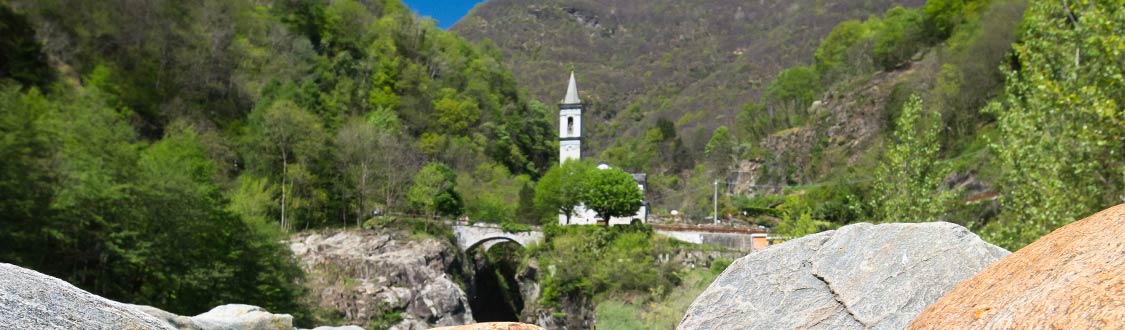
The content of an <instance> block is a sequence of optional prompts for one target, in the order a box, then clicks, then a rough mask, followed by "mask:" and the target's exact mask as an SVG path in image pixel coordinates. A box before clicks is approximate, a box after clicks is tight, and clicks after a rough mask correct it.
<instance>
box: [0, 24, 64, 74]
mask: <svg viewBox="0 0 1125 330" xmlns="http://www.w3.org/2000/svg"><path fill="white" fill-rule="evenodd" d="M0 22H2V23H0V49H3V50H4V51H3V52H0V79H14V80H16V81H18V82H20V83H22V84H27V85H37V86H40V87H43V86H45V85H46V84H47V82H49V81H50V80H51V79H52V78H53V77H54V71H53V70H51V67H50V66H48V65H47V57H46V56H45V55H44V54H43V52H42V50H41V48H42V47H41V46H40V45H39V41H37V40H36V39H35V31H34V30H33V29H32V28H31V25H30V23H29V22H28V21H27V17H25V16H24V15H20V14H17V13H15V12H13V11H12V9H11V8H9V7H8V6H6V5H0Z"/></svg>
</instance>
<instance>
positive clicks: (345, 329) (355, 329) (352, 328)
mask: <svg viewBox="0 0 1125 330" xmlns="http://www.w3.org/2000/svg"><path fill="white" fill-rule="evenodd" d="M312 330H363V328H362V327H360V326H358V325H345V326H342V327H327V326H325V327H315V328H312Z"/></svg>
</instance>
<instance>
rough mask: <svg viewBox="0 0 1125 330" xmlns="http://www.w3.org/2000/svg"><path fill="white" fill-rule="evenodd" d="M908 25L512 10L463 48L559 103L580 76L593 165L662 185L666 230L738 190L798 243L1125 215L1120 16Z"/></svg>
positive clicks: (1082, 7) (671, 11)
mask: <svg viewBox="0 0 1125 330" xmlns="http://www.w3.org/2000/svg"><path fill="white" fill-rule="evenodd" d="M892 5H893V4H890V3H887V4H873V3H871V2H864V3H863V4H862V5H860V4H858V3H855V2H838V3H835V2H821V1H817V2H815V3H803V2H796V3H792V4H788V3H786V4H784V5H782V4H767V3H734V2H731V3H727V2H723V1H709V2H702V3H692V4H687V3H679V2H628V1H541V2H535V3H533V4H525V3H524V2H514V1H493V2H489V3H486V4H483V5H480V6H478V7H477V8H475V9H474V11H473V12H472V13H471V15H470V16H469V17H467V18H465V19H464V20H462V21H461V22H459V23H458V24H457V25H456V26H455V27H454V28H453V29H454V30H455V31H458V32H459V33H462V34H464V35H466V36H467V37H468V38H470V39H474V40H481V44H485V45H492V44H496V45H498V46H499V47H500V48H502V49H503V51H504V54H505V55H506V61H507V62H509V63H511V65H512V67H513V69H514V70H515V72H516V75H517V77H519V79H520V80H521V82H523V83H525V84H527V85H528V86H529V89H530V90H531V91H533V93H534V95H535V96H536V97H538V98H540V99H543V100H554V99H555V98H558V97H559V95H560V93H561V90H562V87H561V84H562V83H563V79H559V78H553V77H549V76H548V74H547V73H546V72H550V71H566V70H567V69H575V70H577V72H578V75H579V82H580V83H579V84H580V85H581V86H583V87H582V88H581V89H582V91H583V92H584V93H585V94H584V97H585V100H588V102H589V103H590V107H591V108H592V111H590V112H591V114H590V116H592V117H594V118H592V119H590V120H588V121H587V123H588V124H587V126H588V127H587V130H588V131H590V132H592V133H591V134H589V135H588V136H587V141H589V143H588V144H589V145H592V146H594V151H593V152H592V153H588V154H587V156H590V157H592V158H594V159H596V160H597V161H607V162H610V163H612V164H615V165H618V166H621V167H624V168H627V169H630V170H635V171H644V172H647V173H648V174H649V177H648V178H649V179H648V182H649V188H650V190H649V198H650V201H651V202H652V203H653V205H654V207H653V210H654V212H655V213H654V214H658V215H659V214H667V212H670V211H671V210H678V211H680V213H681V214H688V215H689V217H695V218H704V217H709V216H710V215H711V200H710V196H709V195H710V193H711V190H712V189H713V188H714V182H716V181H718V182H719V185H720V187H719V189H720V190H721V191H724V192H725V193H724V194H723V195H722V196H721V198H720V201H719V203H720V212H719V213H720V214H745V215H747V216H745V217H740V218H741V219H743V220H747V221H751V222H757V223H759V224H763V225H768V226H771V227H776V228H777V229H779V230H780V232H781V234H782V235H788V236H799V235H802V234H805V233H809V232H815V231H818V230H825V229H830V228H834V227H836V226H839V225H842V224H847V223H852V222H858V221H929V220H936V219H941V220H947V221H953V222H957V223H959V224H962V225H965V226H967V227H969V228H971V229H973V230H975V231H978V232H980V233H982V236H984V237H986V238H987V239H989V240H990V241H992V242H995V243H997V244H1000V245H1002V246H1004V247H1006V248H1009V249H1016V248H1019V247H1020V246H1022V245H1024V244H1027V243H1029V242H1031V241H1032V240H1034V239H1035V238H1037V237H1038V236H1040V235H1042V234H1044V233H1047V232H1049V231H1050V230H1051V229H1053V228H1057V227H1058V226H1059V225H1062V224H1065V223H1067V222H1069V221H1071V220H1073V219H1075V218H1077V217H1079V216H1081V215H1083V214H1088V213H1090V212H1092V211H1094V210H1098V209H1101V208H1104V207H1106V206H1108V205H1111V204H1113V203H1115V202H1118V201H1120V200H1121V196H1120V194H1121V190H1122V189H1121V187H1122V185H1123V182H1122V177H1121V174H1120V172H1121V171H1122V164H1121V161H1120V153H1121V150H1120V145H1121V135H1120V133H1121V132H1120V130H1121V128H1120V127H1121V125H1119V124H1118V122H1119V121H1120V120H1121V119H1120V113H1121V109H1122V106H1121V99H1120V98H1121V96H1122V94H1121V91H1120V89H1119V88H1118V87H1117V86H1118V85H1119V84H1120V83H1121V80H1120V77H1121V76H1122V71H1121V70H1122V57H1121V56H1120V52H1121V47H1122V44H1121V43H1120V40H1121V39H1120V34H1121V24H1122V22H1121V19H1122V18H1121V16H1120V15H1121V12H1120V10H1119V8H1121V7H1122V6H1121V5H1122V4H1121V3H1120V1H1093V2H1078V3H1067V2H1065V1H1039V2H1035V3H1034V4H1032V5H1031V6H1029V2H1025V1H1019V0H992V1H989V0H932V1H927V2H925V3H924V4H923V3H906V4H905V5H906V6H902V7H900V6H893V7H892ZM912 5H913V6H912ZM784 6H788V7H784ZM701 17H710V18H714V19H708V20H704V19H701ZM718 18H721V19H718ZM837 23H838V24H837ZM818 31H820V32H818ZM487 39H491V40H487ZM701 124H702V125H701ZM1065 200H1069V201H1071V202H1064V201H1065Z"/></svg>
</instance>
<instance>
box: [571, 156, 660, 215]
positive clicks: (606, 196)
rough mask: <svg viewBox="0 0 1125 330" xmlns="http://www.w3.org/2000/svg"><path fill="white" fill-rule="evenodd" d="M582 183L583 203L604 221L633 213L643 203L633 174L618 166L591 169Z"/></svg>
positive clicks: (642, 197)
mask: <svg viewBox="0 0 1125 330" xmlns="http://www.w3.org/2000/svg"><path fill="white" fill-rule="evenodd" d="M584 184H585V185H586V189H584V190H585V191H584V193H583V197H582V201H583V203H584V204H585V205H586V207H587V208H589V209H590V210H592V211H594V213H597V215H598V218H601V219H604V220H606V221H609V219H610V218H613V217H623V216H631V215H634V214H636V213H637V210H638V209H640V208H641V205H642V204H643V203H644V199H645V196H644V194H643V193H641V190H640V189H639V188H637V182H636V181H634V180H633V176H631V175H629V173H625V171H622V170H621V169H618V168H607V169H596V170H592V171H590V172H589V173H587V175H586V181H585V183H584Z"/></svg>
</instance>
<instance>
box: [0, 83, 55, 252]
mask: <svg viewBox="0 0 1125 330" xmlns="http://www.w3.org/2000/svg"><path fill="white" fill-rule="evenodd" d="M48 107H49V105H48V104H47V100H46V99H44V97H43V96H42V95H41V94H40V93H39V90H38V89H35V88H32V89H31V90H30V91H28V93H27V94H26V95H25V94H22V93H20V87H19V86H18V85H15V84H8V83H5V81H0V157H2V159H4V161H3V162H0V196H4V198H0V227H3V228H4V230H0V260H4V261H5V262H12V263H15V264H19V265H36V266H38V263H39V262H40V260H37V259H39V258H35V256H37V255H41V254H43V253H46V252H47V251H44V250H45V249H47V248H48V244H45V243H47V242H44V240H43V236H44V235H43V234H44V233H47V232H48V231H49V230H51V228H50V226H49V225H48V224H49V222H48V221H44V219H49V218H50V217H51V216H52V212H51V211H50V208H49V206H50V205H51V202H52V197H53V196H54V191H55V190H56V189H57V188H56V185H57V183H58V182H57V181H56V180H57V179H58V177H57V174H56V173H53V171H52V170H53V169H52V166H51V164H52V161H51V158H52V156H53V155H54V154H55V152H57V151H56V148H57V147H56V146H57V143H56V141H57V137H55V136H54V135H55V134H52V133H51V131H50V130H49V128H50V125H49V122H48V120H50V117H48V112H47V111H49V108H48ZM37 269H41V268H37Z"/></svg>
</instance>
